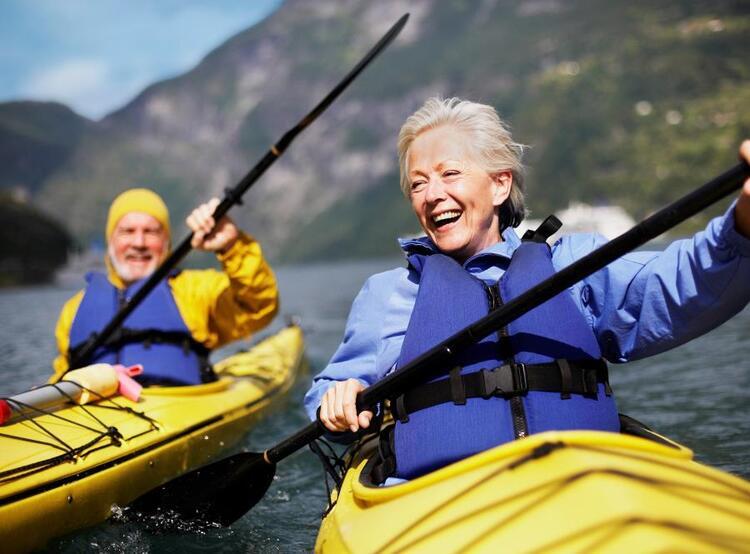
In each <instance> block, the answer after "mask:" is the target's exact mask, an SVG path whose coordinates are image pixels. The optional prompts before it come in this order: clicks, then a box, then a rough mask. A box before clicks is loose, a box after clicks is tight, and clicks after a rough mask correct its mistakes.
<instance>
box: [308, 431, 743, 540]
mask: <svg viewBox="0 0 750 554" xmlns="http://www.w3.org/2000/svg"><path fill="white" fill-rule="evenodd" d="M363 451H364V452H365V454H364V457H363V458H362V459H360V460H359V461H358V462H356V464H355V465H354V466H353V469H351V470H350V471H349V472H348V473H347V475H346V477H345V479H344V482H343V484H342V486H341V488H340V490H339V491H337V492H336V493H334V500H335V505H334V507H333V508H332V510H331V511H330V512H329V513H328V515H327V516H326V517H325V518H324V520H323V523H322V525H321V529H320V532H319V535H318V539H317V542H316V545H315V549H316V551H317V552H500V551H509V552H597V551H605V552H628V553H632V552H654V551H659V552H663V551H670V552H747V551H750V483H748V482H747V481H745V480H743V479H740V478H739V477H736V476H733V475H729V474H727V473H723V472H721V471H718V470H716V469H713V468H710V467H707V466H704V465H701V464H699V463H697V462H695V461H693V459H692V452H691V451H690V450H689V449H687V448H684V447H681V446H679V445H676V444H674V443H673V445H672V446H667V445H666V444H658V443H656V442H654V441H651V440H646V439H644V438H638V437H634V436H628V435H624V434H615V433H602V432H593V431H566V432H548V433H541V434H539V435H533V436H531V437H528V438H526V439H522V440H519V441H515V442H513V443H509V444H506V445H502V446H499V447H497V448H494V449H491V450H488V451H486V452H482V453H480V454H478V455H476V456H473V457H471V458H467V459H465V460H462V461H460V462H457V463H455V464H452V465H450V466H447V467H445V468H442V469H441V470H438V471H436V472H433V473H431V474H428V475H425V476H422V477H420V478H418V479H415V480H413V481H411V482H407V483H404V484H401V485H395V486H392V487H376V486H372V485H371V484H369V483H368V482H367V474H368V469H369V468H368V467H367V465H366V464H367V458H366V456H367V452H368V450H367V448H365V449H363Z"/></svg>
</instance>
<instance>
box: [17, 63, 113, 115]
mask: <svg viewBox="0 0 750 554" xmlns="http://www.w3.org/2000/svg"><path fill="white" fill-rule="evenodd" d="M110 74H111V70H110V68H109V66H108V65H107V64H106V63H105V62H103V61H101V60H97V59H69V60H66V61H63V62H61V63H58V64H55V65H54V66H51V67H45V68H42V69H40V70H37V71H36V72H34V73H32V74H31V75H30V76H29V77H28V79H27V80H26V82H25V83H23V84H22V85H21V86H20V89H21V94H22V95H23V96H24V97H25V98H29V99H34V100H50V99H54V100H55V101H58V102H63V103H65V104H68V105H75V106H84V105H85V106H87V108H88V109H87V110H86V111H87V112H88V113H93V112H96V111H98V110H96V109H94V106H92V103H93V104H97V97H102V96H104V95H102V93H101V91H102V90H103V89H106V88H108V86H107V84H108V81H109V79H110ZM110 102H111V98H106V99H105V98H100V99H99V100H98V103H99V104H105V103H106V104H108V103H110Z"/></svg>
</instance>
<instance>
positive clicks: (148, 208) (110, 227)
mask: <svg viewBox="0 0 750 554" xmlns="http://www.w3.org/2000/svg"><path fill="white" fill-rule="evenodd" d="M130 212H143V213H146V214H148V215H150V216H152V217H154V218H155V219H156V220H157V221H158V222H159V223H161V226H162V229H164V231H165V232H166V234H167V239H169V234H170V233H169V231H170V229H169V210H167V206H166V204H164V201H163V200H162V199H161V197H160V196H159V195H158V194H156V193H155V192H154V191H151V190H149V189H143V188H138V189H130V190H126V191H125V192H123V193H122V194H120V195H119V196H118V197H117V198H115V199H114V200H113V201H112V205H111V206H110V207H109V215H107V227H106V230H105V233H104V235H105V237H106V239H107V242H109V238H110V237H111V236H112V231H114V230H115V226H116V225H117V222H118V221H120V219H122V217H123V216H124V215H125V214H128V213H130Z"/></svg>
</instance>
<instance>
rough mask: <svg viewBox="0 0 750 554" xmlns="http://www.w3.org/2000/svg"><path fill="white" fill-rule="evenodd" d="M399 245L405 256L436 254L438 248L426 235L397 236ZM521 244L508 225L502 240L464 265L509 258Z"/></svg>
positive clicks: (514, 231)
mask: <svg viewBox="0 0 750 554" xmlns="http://www.w3.org/2000/svg"><path fill="white" fill-rule="evenodd" d="M398 243H399V246H401V250H403V251H404V253H405V254H406V255H407V256H410V255H412V254H426V255H430V254H438V253H440V250H439V249H438V247H437V246H435V244H434V243H433V242H432V241H431V240H430V239H429V238H428V237H427V236H421V237H412V238H399V239H398ZM520 245H521V239H520V238H518V234H517V233H516V230H515V229H513V228H512V227H508V228H507V229H505V230H504V231H503V240H502V241H499V242H496V243H495V244H493V245H491V246H488V247H487V248H485V249H484V250H482V251H481V252H478V253H476V254H474V255H473V256H472V257H471V258H469V259H468V260H466V261H465V262H464V264H463V265H464V267H468V266H469V265H470V264H471V263H472V262H474V261H479V260H484V259H488V260H489V259H491V258H505V259H508V260H509V259H510V258H511V257H512V256H513V252H515V251H516V249H517V248H518V247H519V246H520Z"/></svg>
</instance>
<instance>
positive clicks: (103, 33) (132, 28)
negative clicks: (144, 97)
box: [0, 0, 282, 119]
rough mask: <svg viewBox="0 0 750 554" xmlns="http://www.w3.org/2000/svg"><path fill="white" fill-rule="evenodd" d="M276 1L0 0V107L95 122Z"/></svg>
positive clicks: (183, 68) (187, 63) (257, 17)
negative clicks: (25, 103) (64, 111)
mask: <svg viewBox="0 0 750 554" xmlns="http://www.w3.org/2000/svg"><path fill="white" fill-rule="evenodd" d="M281 2H282V0H0V102H6V101H9V100H44V101H50V100H53V101H57V102H62V103H63V104H66V105H67V106H69V107H70V108H72V109H73V110H75V111H76V112H77V113H79V114H81V115H84V116H86V117H89V118H91V119H99V118H101V117H103V116H104V115H106V114H107V113H109V112H111V111H114V110H116V109H118V108H120V107H121V106H123V105H124V104H126V103H127V102H128V101H129V100H131V99H132V98H133V97H135V96H136V95H137V94H138V93H139V92H140V91H141V90H143V89H144V88H145V87H147V86H148V85H150V84H152V83H154V82H156V81H159V80H162V79H166V78H169V77H173V76H175V75H179V74H181V73H184V72H185V71H187V70H189V69H191V68H192V67H194V66H195V65H196V64H197V63H198V62H199V61H200V60H201V59H202V58H203V57H204V56H205V55H206V54H208V53H209V52H210V51H211V50H213V49H214V48H216V47H217V46H219V45H220V44H222V43H223V42H224V41H226V40H227V39H228V38H229V37H231V36H232V35H234V34H236V33H238V32H239V31H242V30H243V29H246V28H248V27H250V26H251V25H253V24H255V23H257V22H258V21H260V20H261V19H263V18H264V17H266V16H267V15H269V14H270V13H272V12H273V11H274V10H275V9H276V8H278V6H279V5H280V4H281Z"/></svg>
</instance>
